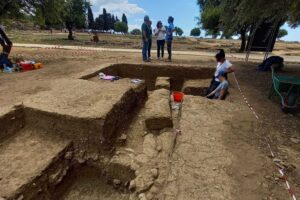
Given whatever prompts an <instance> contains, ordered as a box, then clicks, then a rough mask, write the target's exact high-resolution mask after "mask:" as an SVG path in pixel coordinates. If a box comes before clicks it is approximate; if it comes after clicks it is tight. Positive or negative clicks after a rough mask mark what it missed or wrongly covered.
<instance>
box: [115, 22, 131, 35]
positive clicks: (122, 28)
mask: <svg viewBox="0 0 300 200" xmlns="http://www.w3.org/2000/svg"><path fill="white" fill-rule="evenodd" d="M115 31H116V32H120V33H127V32H128V26H127V24H125V23H124V22H116V23H115Z"/></svg>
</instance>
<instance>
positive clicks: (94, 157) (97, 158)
mask: <svg viewBox="0 0 300 200" xmlns="http://www.w3.org/2000/svg"><path fill="white" fill-rule="evenodd" d="M90 157H91V159H92V160H93V161H98V160H99V155H98V154H96V153H93V154H92V155H91V156H90Z"/></svg>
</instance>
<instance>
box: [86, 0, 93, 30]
mask: <svg viewBox="0 0 300 200" xmlns="http://www.w3.org/2000/svg"><path fill="white" fill-rule="evenodd" d="M87 7H88V9H87V10H88V14H87V18H88V26H89V29H94V15H93V11H92V8H91V6H90V5H88V6H87Z"/></svg>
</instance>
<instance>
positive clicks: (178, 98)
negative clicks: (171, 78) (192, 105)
mask: <svg viewBox="0 0 300 200" xmlns="http://www.w3.org/2000/svg"><path fill="white" fill-rule="evenodd" d="M183 97H184V93H182V92H173V98H174V101H176V102H182V100H183Z"/></svg>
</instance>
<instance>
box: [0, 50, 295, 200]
mask: <svg viewBox="0 0 300 200" xmlns="http://www.w3.org/2000/svg"><path fill="white" fill-rule="evenodd" d="M12 56H18V57H24V58H26V59H34V60H36V61H41V62H43V63H44V64H45V66H44V68H43V69H41V70H36V71H30V72H24V73H14V74H5V73H1V74H0V113H1V111H2V110H5V109H6V108H7V107H12V106H14V105H15V104H19V103H22V101H23V100H24V99H25V98H27V97H29V96H31V95H33V94H36V93H38V92H40V91H47V90H49V89H50V83H51V82H52V81H53V80H56V79H60V78H68V77H74V76H76V75H77V74H80V73H81V72H82V71H85V70H87V69H94V68H97V65H100V64H103V63H120V62H122V63H123V62H134V63H140V62H141V61H140V54H137V53H134V52H133V53H130V52H106V51H82V52H79V51H76V50H64V49H39V48H14V50H13V52H12ZM232 61H233V62H234V63H235V66H236V68H237V72H236V75H237V78H238V80H239V81H240V84H241V87H242V90H243V91H244V93H245V96H246V97H247V98H248V99H249V102H250V103H251V104H252V105H253V107H254V108H255V110H256V111H257V113H258V115H259V116H260V119H261V120H260V121H259V122H257V121H256V119H255V118H254V116H252V113H251V112H250V110H248V109H247V107H246V106H245V104H244V102H243V99H242V98H241V97H240V94H239V93H238V90H237V88H236V85H235V82H234V80H233V79H232V77H231V78H230V82H231V85H232V88H233V89H232V94H231V97H230V98H229V99H228V101H229V103H228V104H226V103H227V102H225V104H224V106H226V108H227V109H224V110H223V111H222V112H221V113H218V110H215V112H214V113H209V112H210V108H212V109H213V108H214V106H213V105H207V106H204V109H203V110H199V111H197V109H200V107H199V106H196V107H194V106H193V105H198V104H199V105H200V104H202V103H203V102H202V101H201V100H199V99H197V98H190V99H188V100H187V102H186V104H185V106H186V107H185V108H184V109H185V110H186V112H185V113H186V114H184V115H183V119H182V120H183V121H182V122H181V123H182V124H181V125H182V129H184V130H186V131H187V134H186V135H184V136H182V137H181V138H179V140H178V141H179V146H177V149H176V151H175V152H176V154H175V155H174V156H175V157H174V168H173V171H172V172H173V173H175V175H176V177H178V182H177V183H180V181H181V180H182V181H186V183H188V184H187V185H180V184H179V186H178V184H175V186H174V187H175V188H174V187H173V186H172V185H171V191H173V192H174V190H172V187H173V189H175V190H176V191H178V193H177V196H176V197H174V198H173V199H178V200H180V199H182V198H181V197H183V198H186V197H190V199H201V198H200V197H199V196H197V195H198V192H199V191H200V192H201V193H202V194H203V196H202V197H203V199H278V200H279V199H288V198H289V195H288V193H287V191H286V190H285V189H284V185H283V182H282V181H281V180H280V179H279V178H278V172H277V171H276V170H275V168H274V165H273V163H272V162H271V159H270V158H268V155H269V151H268V149H267V148H266V143H265V142H264V136H269V137H270V138H271V139H272V144H271V145H272V147H273V148H274V151H275V153H276V155H277V157H279V158H280V159H281V160H282V161H284V162H285V164H286V165H287V166H288V170H287V175H288V177H289V180H290V181H291V183H292V187H293V189H294V190H295V191H296V193H297V194H299V193H300V184H299V183H300V171H299V169H300V153H299V151H300V148H299V145H300V143H299V141H298V140H299V139H300V135H299V126H300V119H299V116H292V115H286V114H283V113H282V112H281V111H280V108H279V102H278V101H276V100H273V101H271V100H269V99H268V98H267V93H268V91H269V87H270V84H271V75H270V74H269V73H258V72H256V71H255V70H254V69H255V66H256V64H253V63H248V64H245V63H243V62H239V61H237V60H235V59H233V60H232ZM153 63H159V64H161V63H163V61H153ZM173 64H194V65H197V66H200V67H201V66H212V67H213V66H214V65H215V63H214V59H213V57H207V56H201V55H179V54H178V55H176V56H175V57H174V61H173ZM285 73H286V74H296V75H299V76H300V70H299V68H297V65H293V64H288V65H287V66H286V71H285ZM229 104H230V105H229ZM236 107H238V108H239V107H242V108H243V109H242V112H241V111H240V112H235V114H232V113H231V112H232V110H235V109H236ZM207 113H209V114H207ZM227 113H228V116H227V115H226V114H227ZM214 114H219V115H218V117H216V120H217V123H218V124H219V125H220V127H221V128H222V130H219V129H217V128H216V129H210V131H209V132H207V131H205V130H206V129H205V126H204V125H203V124H204V122H205V123H208V122H209V123H212V121H213V120H212V119H213V118H214ZM224 118H225V119H224ZM226 121H230V123H228V124H230V125H231V126H232V127H230V128H229V130H236V131H230V132H228V131H226V130H227V128H228V125H227V123H226ZM191 124H193V126H191ZM210 125H213V124H210ZM201 129H203V131H198V130H201ZM198 134H200V135H201V137H198V138H197V139H196V140H193V138H195V136H196V135H197V136H198ZM295 139H298V140H295ZM186 141H190V142H191V143H190V144H188V143H186ZM297 141H298V142H297ZM184 145H187V147H186V148H183V149H181V147H182V146H183V147H184ZM205 147H208V148H209V149H211V151H212V152H214V153H215V155H219V157H215V158H212V160H211V161H208V160H206V159H205V152H206V148H205ZM191 152H194V154H192V153H191ZM186 155H189V156H186ZM182 160H183V161H184V162H183V163H182ZM177 161H178V162H177ZM185 170H187V171H185ZM186 172H188V173H187V174H188V175H190V174H192V175H193V176H191V177H189V176H188V175H187V176H186V175H185V174H186ZM208 172H210V173H208ZM193 173H194V174H193ZM203 174H204V175H203ZM170 179H171V180H172V177H171V178H170ZM201 179H205V180H207V182H204V183H207V185H203V182H200V181H199V180H201ZM214 182H218V183H222V185H213V183H214ZM238 186H239V187H238ZM167 193H168V192H167ZM171 199H172V198H171Z"/></svg>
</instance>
